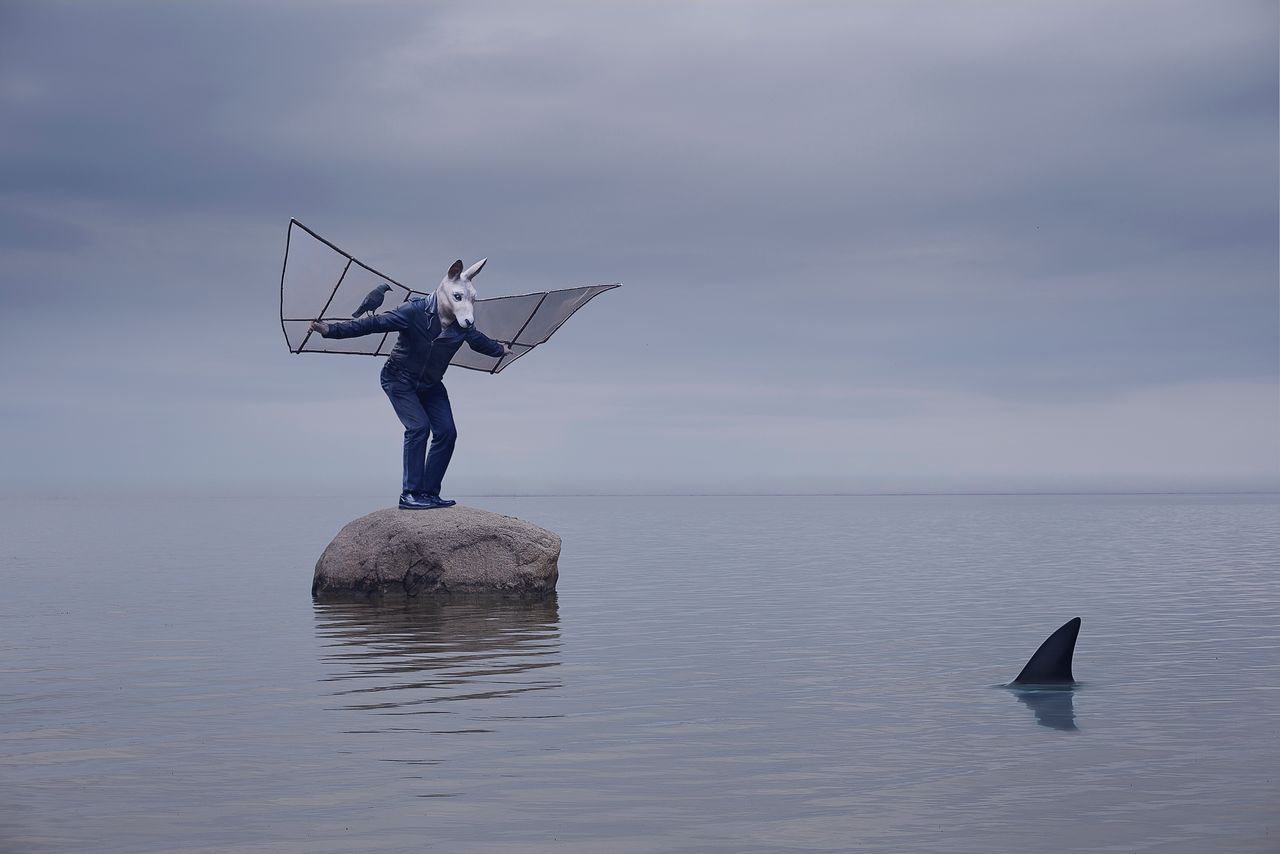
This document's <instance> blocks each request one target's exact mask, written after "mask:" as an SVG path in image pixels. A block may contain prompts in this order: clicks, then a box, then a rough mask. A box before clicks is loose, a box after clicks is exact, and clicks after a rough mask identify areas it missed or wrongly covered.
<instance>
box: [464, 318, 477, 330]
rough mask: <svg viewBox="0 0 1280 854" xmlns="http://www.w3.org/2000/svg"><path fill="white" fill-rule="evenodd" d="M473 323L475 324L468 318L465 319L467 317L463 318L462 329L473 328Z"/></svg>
mask: <svg viewBox="0 0 1280 854" xmlns="http://www.w3.org/2000/svg"><path fill="white" fill-rule="evenodd" d="M473 322H474V321H471V320H468V319H467V318H465V317H464V318H462V328H463V329H470V328H471V324H472V323H473Z"/></svg>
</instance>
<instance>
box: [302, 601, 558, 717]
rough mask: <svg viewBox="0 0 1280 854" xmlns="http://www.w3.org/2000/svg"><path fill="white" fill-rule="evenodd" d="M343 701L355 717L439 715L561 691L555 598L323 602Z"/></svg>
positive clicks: (325, 635) (321, 620)
mask: <svg viewBox="0 0 1280 854" xmlns="http://www.w3.org/2000/svg"><path fill="white" fill-rule="evenodd" d="M315 616H316V633H317V634H318V635H319V636H320V637H321V639H322V640H323V641H324V642H325V648H324V654H323V656H322V662H323V663H324V664H325V665H326V666H327V668H328V670H329V674H328V675H327V676H325V677H324V681H327V682H333V683H335V684H334V688H333V695H334V696H335V697H338V698H340V699H341V701H342V707H343V708H347V709H366V710H375V711H382V712H383V713H386V714H423V713H425V714H431V713H438V712H441V711H444V710H445V708H444V707H441V706H440V705H439V704H441V703H448V702H453V701H465V700H474V701H485V700H491V699H494V698H514V697H516V696H518V695H521V694H527V693H529V692H537V691H546V690H548V689H554V688H559V687H560V681H559V679H558V678H556V677H555V676H554V675H553V674H554V668H555V667H556V666H557V665H559V663H560V662H559V655H560V631H559V619H560V618H559V612H558V610H557V606H556V598H555V596H554V595H553V596H549V597H547V598H544V599H541V600H538V601H521V600H517V599H509V600H501V599H495V600H491V601H487V600H472V601H451V602H441V603H417V602H415V603H412V604H398V605H397V604H377V603H373V602H347V603H339V602H333V603H320V602H318V603H316V605H315Z"/></svg>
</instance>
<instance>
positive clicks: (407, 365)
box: [311, 259, 511, 510]
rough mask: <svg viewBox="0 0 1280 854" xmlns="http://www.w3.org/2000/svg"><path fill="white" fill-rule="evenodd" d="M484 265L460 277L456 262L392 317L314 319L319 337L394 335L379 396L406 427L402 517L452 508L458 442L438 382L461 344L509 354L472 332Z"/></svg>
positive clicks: (505, 348) (508, 348)
mask: <svg viewBox="0 0 1280 854" xmlns="http://www.w3.org/2000/svg"><path fill="white" fill-rule="evenodd" d="M486 260H487V259H486ZM484 264H485V262H484V261H480V262H479V263H477V264H474V265H472V266H471V267H470V268H469V269H467V270H466V271H465V272H464V271H463V269H462V262H461V261H454V262H453V266H451V267H450V268H449V273H448V275H446V276H445V278H444V280H443V281H441V282H440V286H439V287H438V288H436V290H435V293H433V294H431V295H430V296H427V297H415V298H414V299H410V300H408V301H407V302H405V303H404V304H402V305H400V306H399V307H398V308H396V309H395V310H394V311H388V312H385V313H383V314H371V315H369V316H367V317H362V318H360V319H358V320H345V321H335V322H331V323H326V322H324V321H321V320H317V321H314V322H313V323H312V324H311V329H312V330H314V331H315V332H319V333H320V335H321V336H322V337H324V338H355V337H358V336H360V335H372V334H374V333H379V332H398V333H399V335H398V336H397V339H396V346H395V348H394V349H392V351H391V355H390V356H389V357H388V358H387V363H386V364H385V365H383V367H382V390H383V391H384V392H386V393H387V397H388V398H389V399H390V400H391V406H392V407H393V408H394V409H395V411H396V415H397V416H399V418H400V423H402V424H403V425H404V483H403V486H402V491H401V493H400V507H401V509H403V510H430V509H433V508H436V507H452V506H453V505H454V504H457V502H456V501H450V500H448V499H446V498H441V497H440V486H441V483H442V481H443V480H444V473H445V470H446V469H447V468H448V467H449V459H450V458H451V457H452V456H453V446H454V443H455V442H456V441H457V438H458V431H457V429H456V428H455V427H454V424H453V408H452V407H451V406H450V405H449V393H448V392H447V391H446V390H445V387H444V383H443V382H441V380H442V378H443V377H444V372H445V370H446V369H447V368H448V367H449V360H450V359H452V358H453V355H454V354H455V353H457V352H458V348H460V347H461V346H462V345H463V344H464V343H465V344H467V345H468V346H470V347H471V349H472V350H475V351H476V352H478V353H483V354H484V355H486V356H492V357H494V358H501V357H502V356H506V355H508V354H510V353H511V346H510V345H509V344H505V343H502V342H499V341H494V340H493V339H492V338H489V337H487V336H486V335H484V334H483V333H481V332H480V330H478V329H476V325H475V317H474V301H475V288H474V287H473V286H472V284H471V279H472V277H474V276H475V275H476V274H477V273H479V272H480V269H481V268H482V267H484ZM428 437H430V439H431V448H430V451H429V452H428V450H427V439H428ZM424 457H425V460H424Z"/></svg>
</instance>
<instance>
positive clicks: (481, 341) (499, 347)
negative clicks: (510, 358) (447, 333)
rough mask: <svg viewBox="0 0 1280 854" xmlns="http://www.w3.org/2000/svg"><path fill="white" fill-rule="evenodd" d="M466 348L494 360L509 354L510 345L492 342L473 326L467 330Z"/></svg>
mask: <svg viewBox="0 0 1280 854" xmlns="http://www.w3.org/2000/svg"><path fill="white" fill-rule="evenodd" d="M467 346H468V347H470V348H471V349H472V350H475V351H476V352H477V353H483V354H484V355H486V356H492V357H493V358H495V359H501V358H502V357H503V356H505V355H507V354H508V353H510V352H511V345H510V344H503V343H501V342H499V341H494V340H493V339H492V338H490V337H489V336H488V335H485V334H484V333H483V332H481V331H480V330H479V329H476V328H475V327H474V326H473V327H471V328H470V329H468V330H467Z"/></svg>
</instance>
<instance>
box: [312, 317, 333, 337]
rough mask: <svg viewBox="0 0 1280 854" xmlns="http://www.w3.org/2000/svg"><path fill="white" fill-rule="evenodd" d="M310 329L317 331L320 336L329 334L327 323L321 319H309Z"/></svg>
mask: <svg viewBox="0 0 1280 854" xmlns="http://www.w3.org/2000/svg"><path fill="white" fill-rule="evenodd" d="M311 331H312V332H319V333H320V336H321V337H324V336H325V335H328V334H329V324H327V323H325V322H324V321H323V320H313V321H311Z"/></svg>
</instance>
